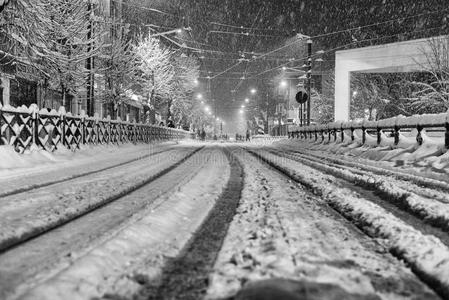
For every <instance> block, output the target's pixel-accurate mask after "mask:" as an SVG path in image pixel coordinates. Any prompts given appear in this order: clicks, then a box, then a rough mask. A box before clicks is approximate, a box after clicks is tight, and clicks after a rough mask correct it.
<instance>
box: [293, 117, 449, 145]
mask: <svg viewBox="0 0 449 300" xmlns="http://www.w3.org/2000/svg"><path fill="white" fill-rule="evenodd" d="M412 129H413V130H416V141H417V143H418V144H419V145H421V144H422V142H423V130H428V131H434V132H441V133H442V135H443V136H444V145H445V147H446V148H449V114H448V113H441V114H424V115H415V116H411V117H404V116H398V117H394V118H389V119H383V120H379V121H363V122H341V121H340V122H333V123H329V124H324V125H312V126H304V127H299V126H292V127H290V128H289V130H288V134H289V138H295V137H296V138H302V139H311V140H312V139H314V140H315V141H318V140H321V142H324V141H325V140H326V136H327V141H328V142H331V141H335V142H336V141H337V140H338V139H339V140H340V141H341V142H345V141H349V140H351V141H356V140H360V142H361V144H370V145H371V144H375V145H377V146H379V145H385V144H392V145H395V146H397V145H398V144H399V143H400V140H401V137H402V135H401V130H403V131H405V130H408V131H410V130H412ZM358 132H361V136H360V135H359V134H358ZM385 132H390V135H389V136H388V135H386V134H385ZM372 141H374V143H373V142H372ZM370 142H371V143H370Z"/></svg>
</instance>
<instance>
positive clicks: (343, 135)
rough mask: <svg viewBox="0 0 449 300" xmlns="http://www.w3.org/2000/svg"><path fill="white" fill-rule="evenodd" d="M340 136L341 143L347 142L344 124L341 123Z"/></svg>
mask: <svg viewBox="0 0 449 300" xmlns="http://www.w3.org/2000/svg"><path fill="white" fill-rule="evenodd" d="M340 130H341V131H340V134H341V142H342V143H343V142H344V141H345V131H344V130H343V123H341V126H340Z"/></svg>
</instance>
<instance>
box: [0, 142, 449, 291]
mask: <svg viewBox="0 0 449 300" xmlns="http://www.w3.org/2000/svg"><path fill="white" fill-rule="evenodd" d="M308 147H310V145H308V144H307V143H305V144H304V143H303V144H301V142H294V141H293V142H282V141H281V142H276V143H274V144H273V145H266V146H264V147H261V146H260V145H254V144H250V143H247V144H235V143H200V142H181V143H178V144H175V143H171V144H170V143H168V144H162V145H159V146H155V147H154V148H153V147H152V148H146V149H145V147H143V146H138V147H135V148H132V147H123V148H122V149H120V148H118V149H117V148H116V149H115V152H114V153H112V152H111V153H109V154H108V153H100V154H101V155H100V156H102V157H103V158H106V157H107V156H108V155H109V156H110V157H116V160H114V161H113V163H112V161H111V160H109V163H106V160H102V159H100V158H99V157H98V154H97V155H96V154H95V153H97V152H98V151H94V152H92V153H93V154H94V155H92V157H91V158H90V159H89V158H88V157H84V158H83V159H81V158H80V159H79V160H72V161H71V162H70V163H71V164H72V166H74V167H75V166H85V169H83V170H81V169H80V168H77V170H78V172H74V169H66V166H67V163H69V162H65V161H63V160H61V161H58V162H55V161H53V163H51V164H48V165H47V166H46V167H43V168H41V170H39V171H37V170H36V171H34V172H30V173H29V174H30V175H27V176H28V177H25V178H26V179H27V183H28V184H29V187H27V188H26V189H23V188H22V189H15V190H14V189H8V190H5V191H2V194H4V195H5V196H3V197H2V198H1V199H0V216H1V217H0V222H1V226H0V228H1V229H0V245H1V248H0V249H1V250H0V285H1V286H0V291H1V295H0V297H1V298H2V299H58V298H64V299H90V298H103V299H111V298H114V297H117V298H120V299H148V298H150V299H174V298H176V299H199V298H202V297H205V298H206V299H227V298H231V297H234V296H235V295H237V296H235V297H236V298H235V299H246V298H245V297H248V295H251V294H252V293H255V294H257V293H265V292H267V291H269V292H273V293H276V291H275V290H276V289H278V288H279V287H282V289H283V290H282V291H283V292H285V291H290V292H291V293H292V295H293V293H296V294H298V293H300V291H301V290H302V291H304V290H307V291H308V292H307V293H308V295H309V296H314V297H330V296H331V295H332V296H336V295H339V297H340V298H344V299H438V298H439V296H442V295H448V292H449V283H448V281H447V278H449V275H448V273H447V272H448V270H449V248H448V246H449V236H448V234H447V228H449V225H448V224H449V220H448V216H449V212H448V208H447V206H446V204H447V203H448V201H449V199H448V198H447V196H446V191H447V188H448V183H447V182H446V181H442V180H439V179H438V178H437V177H438V176H436V177H435V178H429V177H428V176H420V175H419V174H410V173H406V172H402V171H403V170H402V171H401V170H399V169H398V168H396V169H395V168H388V167H387V166H382V165H381V164H380V165H378V166H376V167H374V166H370V165H369V164H368V163H364V164H362V163H360V162H359V163H357V162H355V161H353V160H352V161H349V160H346V157H344V156H342V155H338V154H332V155H331V154H329V153H327V152H326V151H325V150H323V149H322V150H320V151H307V150H306V149H308ZM130 150H132V151H130ZM102 151H105V152H107V151H106V150H102ZM100 152H101V151H100ZM320 155H321V156H320ZM31 168H34V167H31ZM30 170H32V169H30ZM65 170H72V171H71V173H70V172H67V171H65ZM24 171H26V168H25V169H23V170H22V171H20V172H24ZM2 172H3V173H4V174H6V173H10V174H11V175H12V173H11V171H8V170H5V171H2ZM57 173H60V174H61V175H60V176H55V174H57ZM1 175H2V174H0V176H1ZM437 175H438V174H437ZM24 176H25V175H20V173H17V176H16V177H14V176H10V177H8V179H6V178H3V179H2V180H4V181H5V180H8V181H7V182H8V183H10V184H11V185H10V186H14V182H16V184H17V186H19V182H20V181H21V180H24ZM13 178H16V179H15V181H14V180H13ZM5 182H6V181H5ZM422 185H426V186H427V187H428V188H422ZM2 186H4V185H2ZM8 186H9V185H8ZM430 187H431V188H430ZM261 280H262V281H261ZM263 280H269V281H263ZM258 282H263V283H259V284H258ZM438 295H439V296H438ZM239 297H240V298H239ZM444 297H445V296H444ZM444 297H443V298H444Z"/></svg>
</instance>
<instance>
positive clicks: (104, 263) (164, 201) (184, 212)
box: [24, 149, 230, 300]
mask: <svg viewBox="0 0 449 300" xmlns="http://www.w3.org/2000/svg"><path fill="white" fill-rule="evenodd" d="M205 151H206V152H204V151H202V152H201V154H199V153H197V154H195V155H194V156H193V157H192V159H191V160H189V161H188V162H187V165H186V170H187V169H189V170H190V173H186V176H185V177H183V178H180V180H179V182H177V183H174V184H173V188H174V189H175V190H174V191H173V193H172V194H170V195H166V196H163V197H160V198H159V199H158V200H157V201H156V202H155V203H152V204H150V205H149V206H148V207H147V208H146V209H145V210H142V211H141V213H140V214H138V215H137V216H135V217H134V218H133V221H132V222H129V223H128V224H127V225H126V226H125V227H123V228H122V229H121V230H119V231H117V232H116V234H114V235H113V236H111V238H110V239H108V240H106V241H105V242H104V243H102V244H101V245H99V246H97V247H95V248H94V249H92V250H91V251H89V252H88V253H86V254H85V255H83V256H82V257H80V258H78V259H76V260H75V261H73V262H72V264H71V265H70V266H69V267H68V268H66V269H65V270H63V271H61V272H60V273H58V274H56V275H55V276H53V277H52V278H50V279H48V280H47V281H46V282H44V283H43V284H41V285H39V286H38V287H36V288H35V289H33V290H31V291H30V292H29V293H27V295H26V296H25V297H24V299H33V300H34V299H80V300H81V299H91V298H94V297H102V296H104V295H105V294H106V293H107V294H108V295H109V296H108V297H116V298H117V299H118V298H120V299H122V298H121V297H125V296H129V295H131V294H132V293H135V292H137V291H138V290H139V288H140V287H141V284H142V283H145V282H147V281H148V280H151V279H154V278H155V277H157V276H158V275H159V274H160V272H161V269H162V267H163V266H164V263H165V262H166V260H167V259H168V258H170V257H174V256H177V255H178V254H179V252H180V251H181V249H182V248H183V247H184V245H185V244H186V243H187V242H188V241H189V239H190V238H191V236H192V235H193V234H194V232H195V230H196V229H197V228H198V227H199V226H200V225H201V223H202V221H203V220H204V218H205V217H206V216H207V214H208V212H209V210H210V209H211V208H212V207H213V205H214V203H215V201H216V199H218V197H219V196H220V194H221V192H222V190H223V188H224V187H225V185H226V183H227V181H228V178H229V174H230V167H229V163H228V161H227V159H226V157H225V155H224V154H223V153H222V152H221V151H220V150H217V149H215V150H205ZM147 193H148V191H146V190H145V188H143V189H141V190H139V191H137V192H136V193H133V194H131V195H129V196H127V197H133V199H134V200H135V201H139V199H142V201H143V199H144V198H145V197H146V195H147Z"/></svg>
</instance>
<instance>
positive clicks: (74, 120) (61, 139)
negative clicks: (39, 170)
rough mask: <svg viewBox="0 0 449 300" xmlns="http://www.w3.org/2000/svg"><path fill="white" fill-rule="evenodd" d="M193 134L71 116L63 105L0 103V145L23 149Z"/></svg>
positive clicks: (113, 142) (158, 138) (163, 138)
mask: <svg viewBox="0 0 449 300" xmlns="http://www.w3.org/2000/svg"><path fill="white" fill-rule="evenodd" d="M191 137H193V133H191V132H188V131H184V130H180V129H173V128H167V127H160V126H153V125H147V124H140V123H131V122H124V121H121V120H120V119H118V120H111V119H110V117H108V118H106V119H100V118H99V117H98V116H97V115H96V116H94V117H88V116H86V115H84V113H82V114H81V115H79V116H74V115H72V114H71V113H66V112H65V110H64V108H61V109H60V110H59V111H58V112H57V111H55V110H52V111H50V112H48V111H47V110H46V109H42V110H39V109H38V107H37V105H35V104H32V105H31V106H30V107H26V106H22V107H18V108H14V107H12V106H9V105H7V106H2V105H1V104H0V145H10V146H13V147H14V149H15V150H16V151H17V152H20V153H23V152H24V151H25V150H26V149H29V148H30V147H31V146H32V145H36V146H38V147H42V148H43V149H45V150H47V151H50V152H52V151H54V150H55V149H56V148H57V147H58V146H60V145H63V146H64V147H67V148H68V149H71V150H76V149H79V148H80V145H85V144H94V145H97V144H123V143H137V142H143V143H149V142H151V141H155V140H157V141H164V140H179V139H185V138H191Z"/></svg>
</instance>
